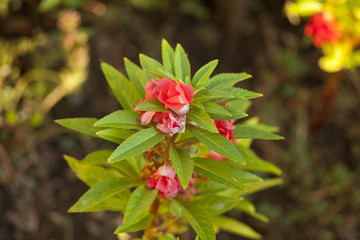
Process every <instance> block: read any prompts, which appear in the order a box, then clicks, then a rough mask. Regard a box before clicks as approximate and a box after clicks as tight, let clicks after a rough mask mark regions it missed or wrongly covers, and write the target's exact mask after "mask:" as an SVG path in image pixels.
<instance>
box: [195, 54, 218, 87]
mask: <svg viewBox="0 0 360 240" xmlns="http://www.w3.org/2000/svg"><path fill="white" fill-rule="evenodd" d="M218 62H219V61H218V60H217V59H216V60H213V61H211V62H209V63H208V64H206V65H204V66H202V67H201V68H200V69H199V70H198V71H197V72H196V73H195V75H194V78H193V80H192V85H193V86H195V88H196V86H200V85H201V84H203V83H204V82H205V81H206V80H208V78H209V77H210V75H211V73H212V72H213V71H214V69H215V68H216V66H217V64H218ZM203 87H205V86H203Z"/></svg>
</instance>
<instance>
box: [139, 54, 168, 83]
mask: <svg viewBox="0 0 360 240" xmlns="http://www.w3.org/2000/svg"><path fill="white" fill-rule="evenodd" d="M139 58H140V65H141V67H142V68H143V69H145V70H146V75H147V77H148V79H149V80H150V79H151V78H154V77H155V78H163V77H164V76H162V74H161V73H160V72H159V70H165V69H164V67H163V65H161V63H159V62H158V61H156V60H155V59H153V58H151V57H148V56H146V55H144V54H140V55H139Z"/></svg>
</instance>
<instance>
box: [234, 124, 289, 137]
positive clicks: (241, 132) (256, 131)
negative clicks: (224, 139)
mask: <svg viewBox="0 0 360 240" xmlns="http://www.w3.org/2000/svg"><path fill="white" fill-rule="evenodd" d="M233 134H234V138H251V139H267V140H280V139H284V137H282V136H279V135H277V134H274V133H272V132H269V131H266V130H263V129H261V128H258V127H256V125H242V124H239V125H236V128H235V129H234V130H233Z"/></svg>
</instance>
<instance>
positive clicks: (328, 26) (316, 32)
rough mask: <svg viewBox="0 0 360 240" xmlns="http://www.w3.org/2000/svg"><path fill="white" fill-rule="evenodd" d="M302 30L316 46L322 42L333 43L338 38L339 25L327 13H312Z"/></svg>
mask: <svg viewBox="0 0 360 240" xmlns="http://www.w3.org/2000/svg"><path fill="white" fill-rule="evenodd" d="M304 32H305V35H307V36H309V37H312V39H313V42H314V45H315V46H316V47H321V46H322V45H323V43H334V42H336V41H338V40H339V38H340V29H339V26H338V24H337V22H336V20H335V19H334V18H333V17H332V16H331V15H330V14H329V13H319V14H315V15H313V16H312V17H311V19H310V22H308V24H307V25H306V26H305V30H304Z"/></svg>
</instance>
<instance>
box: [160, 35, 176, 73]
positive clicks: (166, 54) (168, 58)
mask: <svg viewBox="0 0 360 240" xmlns="http://www.w3.org/2000/svg"><path fill="white" fill-rule="evenodd" d="M161 49H162V51H161V54H162V61H163V65H164V68H165V70H166V71H168V72H169V73H171V74H172V75H175V67H174V59H175V51H174V49H172V47H171V46H170V44H169V43H168V42H167V41H166V40H165V39H163V40H162V42H161Z"/></svg>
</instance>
